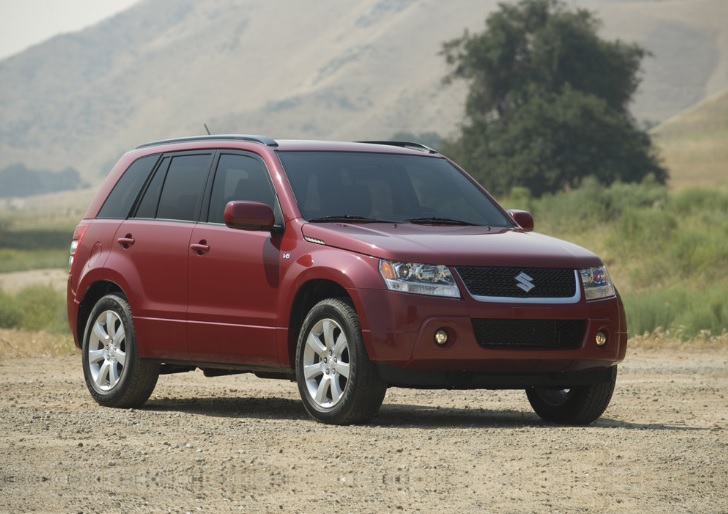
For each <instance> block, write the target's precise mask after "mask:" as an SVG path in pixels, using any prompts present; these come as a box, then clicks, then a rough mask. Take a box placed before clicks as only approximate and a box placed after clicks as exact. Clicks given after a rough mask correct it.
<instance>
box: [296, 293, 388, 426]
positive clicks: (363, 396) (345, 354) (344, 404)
mask: <svg viewBox="0 0 728 514" xmlns="http://www.w3.org/2000/svg"><path fill="white" fill-rule="evenodd" d="M296 381H297V382H298V389H299V392H300V394H301V399H302V400H303V405H304V406H305V407H306V410H307V411H308V413H309V414H310V415H311V416H312V417H313V418H314V419H316V420H318V421H321V422H323V423H331V424H336V425H347V424H351V423H363V422H366V421H368V420H369V419H370V418H371V417H372V416H373V415H374V414H375V413H376V412H377V410H379V407H380V406H381V405H382V401H383V400H384V395H385V393H386V391H387V386H386V384H385V383H384V382H382V381H381V380H380V379H379V376H378V374H377V370H376V367H375V365H374V364H373V363H372V362H371V361H370V360H369V357H368V356H367V353H366V350H365V348H364V342H363V340H362V335H361V328H360V325H359V317H358V316H357V314H356V311H355V310H354V309H353V307H352V306H351V305H350V304H349V303H348V302H346V301H344V300H340V299H327V300H323V301H321V302H319V303H318V304H316V305H315V306H314V307H313V308H312V309H311V311H309V313H308V315H307V316H306V319H305V320H304V322H303V327H302V328H301V332H300V334H299V337H298V344H297V347H296Z"/></svg>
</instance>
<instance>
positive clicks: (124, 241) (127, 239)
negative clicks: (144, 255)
mask: <svg viewBox="0 0 728 514" xmlns="http://www.w3.org/2000/svg"><path fill="white" fill-rule="evenodd" d="M116 242H117V243H119V244H120V245H121V247H122V248H129V247H130V246H131V245H133V244H134V243H135V242H136V241H135V240H134V238H133V237H131V234H127V235H125V236H124V237H120V238H119V239H117V240H116Z"/></svg>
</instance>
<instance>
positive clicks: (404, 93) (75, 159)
mask: <svg viewBox="0 0 728 514" xmlns="http://www.w3.org/2000/svg"><path fill="white" fill-rule="evenodd" d="M497 3H498V0H453V1H449V2H443V1H441V0H296V1H295V2H292V1H287V0H268V1H265V2H260V1H257V0H238V1H233V0H215V1H206V2H197V1H194V0H144V1H142V2H140V3H139V4H137V5H135V6H134V7H132V8H131V9H129V10H128V11H125V12H123V13H121V14H119V15H117V16H114V17H113V18H110V19H108V20H105V21H103V22H102V23H100V24H98V25H95V26H93V27H90V28H88V29H85V30H83V31H81V32H77V33H73V34H67V35H63V36H58V37H56V38H54V39H52V40H50V41H48V42H46V43H43V44H40V45H37V46H35V47H33V48H30V49H28V50H27V51H25V52H23V53H21V54H18V55H16V56H13V57H11V58H8V59H5V60H2V61H0V122H1V123H0V168H3V167H6V166H8V165H10V164H13V163H23V164H24V165H25V166H26V167H28V168H36V169H51V170H62V169H65V168H67V167H73V168H75V169H77V170H79V173H80V175H81V179H82V180H83V181H85V182H89V183H91V184H95V183H98V181H99V180H100V179H101V178H102V176H104V175H105V174H106V173H107V172H108V169H109V167H110V165H111V164H113V162H115V161H116V159H117V158H118V157H119V155H120V154H121V153H122V152H123V151H124V150H126V149H128V148H130V147H133V146H135V145H138V144H140V143H142V142H146V141H149V140H154V139H162V138H169V137H174V136H184V135H190V134H200V133H202V131H203V123H207V124H208V126H209V127H210V128H211V130H212V131H213V132H218V133H222V132H251V133H263V134H267V135H271V136H273V137H293V138H299V137H300V138H333V139H364V138H372V139H380V138H387V137H390V136H391V135H393V134H394V133H396V132H402V131H406V132H411V133H427V132H436V133H438V134H440V135H443V136H447V135H450V134H452V133H453V131H454V130H455V129H456V127H457V125H458V123H459V122H460V121H461V120H462V105H463V100H464V95H465V92H466V88H465V84H455V85H451V86H444V85H443V84H442V82H441V79H442V77H443V76H444V75H445V74H446V73H447V68H446V65H445V63H444V59H443V58H442V57H441V56H439V55H438V52H439V50H440V48H441V45H442V42H443V41H446V40H449V39H452V38H455V37H458V36H460V35H461V34H462V32H463V30H464V29H466V28H468V29H469V30H471V31H480V30H482V28H483V22H484V20H485V18H486V16H487V15H488V14H489V13H490V12H492V11H493V10H494V9H496V8H497ZM567 4H568V5H570V6H576V7H584V8H588V9H590V10H593V11H596V12H597V15H598V16H599V17H600V18H601V19H602V20H603V21H604V30H603V35H604V36H605V37H607V38H610V39H617V38H619V39H622V40H625V41H630V42H631V41H636V42H638V43H641V44H643V45H644V46H646V47H647V48H648V49H649V50H650V51H651V52H652V54H653V57H652V58H650V59H648V60H647V61H646V62H645V66H644V69H645V76H644V82H643V87H642V89H641V92H640V94H639V97H638V98H637V100H636V102H635V105H634V112H635V115H636V117H637V119H639V120H651V121H653V122H659V121H662V120H665V119H667V118H669V117H671V116H673V115H675V114H677V113H678V112H680V111H682V110H683V109H685V108H687V107H689V106H691V105H693V104H696V103H697V102H699V101H701V100H704V99H705V98H707V97H709V96H710V95H712V94H715V93H717V92H719V91H721V90H723V89H725V88H728V24H727V23H726V20H728V1H726V0H639V1H638V0H568V1H567Z"/></svg>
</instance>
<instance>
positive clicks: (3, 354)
mask: <svg viewBox="0 0 728 514" xmlns="http://www.w3.org/2000/svg"><path fill="white" fill-rule="evenodd" d="M77 352H78V350H77V349H76V347H75V346H74V344H73V338H72V337H71V334H51V333H49V332H28V331H25V330H9V329H0V359H4V358H11V357H65V356H69V355H74V354H76V353H77Z"/></svg>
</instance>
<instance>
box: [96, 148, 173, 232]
mask: <svg viewBox="0 0 728 514" xmlns="http://www.w3.org/2000/svg"><path fill="white" fill-rule="evenodd" d="M158 158H159V155H147V156H146V157H141V158H139V159H137V160H136V161H134V162H133V163H131V165H130V166H129V167H128V168H127V170H126V171H125V172H124V174H123V175H122V176H121V178H119V181H118V182H117V183H116V185H115V186H114V189H112V190H111V193H109V196H108V197H107V198H106V201H105V202H104V205H103V206H102V207H101V209H100V210H99V213H98V214H97V215H96V217H97V218H122V219H126V217H127V216H129V211H130V210H131V208H132V205H134V200H136V197H137V195H138V194H139V191H141V189H142V186H143V185H144V182H145V181H146V180H147V177H148V176H149V173H150V172H151V171H152V168H154V164H155V163H156V162H157V159H158Z"/></svg>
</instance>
